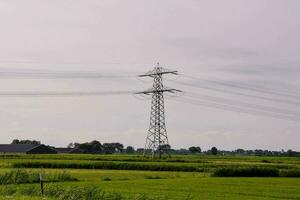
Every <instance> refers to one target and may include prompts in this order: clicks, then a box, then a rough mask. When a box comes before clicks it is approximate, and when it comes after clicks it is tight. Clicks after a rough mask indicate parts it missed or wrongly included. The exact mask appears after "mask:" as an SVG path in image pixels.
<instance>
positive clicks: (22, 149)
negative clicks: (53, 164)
mask: <svg viewBox="0 0 300 200" xmlns="http://www.w3.org/2000/svg"><path fill="white" fill-rule="evenodd" d="M0 153H2V154H5V153H8V154H11V153H23V154H57V151H56V150H55V149H53V148H51V147H48V146H46V145H43V144H0Z"/></svg>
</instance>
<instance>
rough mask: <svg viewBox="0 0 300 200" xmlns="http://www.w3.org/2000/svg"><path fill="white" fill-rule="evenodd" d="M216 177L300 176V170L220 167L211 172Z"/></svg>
mask: <svg viewBox="0 0 300 200" xmlns="http://www.w3.org/2000/svg"><path fill="white" fill-rule="evenodd" d="M213 176H216V177H300V170H296V169H288V170H279V169H276V168H258V167H248V168H220V169H216V170H215V171H214V173H213Z"/></svg>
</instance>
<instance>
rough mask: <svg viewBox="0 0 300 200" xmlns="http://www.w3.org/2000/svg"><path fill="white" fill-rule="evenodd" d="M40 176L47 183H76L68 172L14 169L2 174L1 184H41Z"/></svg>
mask: <svg viewBox="0 0 300 200" xmlns="http://www.w3.org/2000/svg"><path fill="white" fill-rule="evenodd" d="M40 175H42V176H43V179H44V181H45V182H64V181H76V180H77V179H76V178H74V177H72V176H71V175H70V173H68V172H67V171H59V172H51V173H50V172H42V171H40V172H38V171H30V170H24V169H13V170H10V171H7V172H5V173H3V174H0V184H1V185H7V184H22V183H39V182H40Z"/></svg>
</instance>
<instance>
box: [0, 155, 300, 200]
mask: <svg viewBox="0 0 300 200" xmlns="http://www.w3.org/2000/svg"><path fill="white" fill-rule="evenodd" d="M61 169H64V170H63V171H61ZM40 172H43V174H44V178H45V184H44V187H45V188H44V195H45V197H44V198H45V199H49V200H50V199H93V198H96V199H101V198H102V199H128V200H129V199H172V200H173V199H175V200H182V199H195V200H197V199H199V198H201V199H208V200H219V199H222V200H223V199H224V200H232V199H233V200H237V199H246V200H253V199H254V200H273V199H300V190H299V188H300V181H299V178H297V177H299V174H300V158H299V157H274V156H272V157H270V156H245V155H243V156H239V155H232V156H228V155H226V156H224V155H221V153H218V154H217V155H212V154H211V155H203V154H201V153H195V154H192V155H174V156H172V157H171V158H168V157H165V158H163V159H162V160H155V159H154V160H152V159H150V158H144V157H142V156H139V155H136V154H105V155H99V154H79V155H72V154H56V155H22V154H18V155H9V154H6V155H2V156H0V179H1V180H5V179H4V178H3V177H12V178H10V179H8V180H10V181H2V182H3V183H2V184H0V199H30V200H32V199H39V198H40V190H39V189H40V188H39V183H38V181H39V179H38V176H37V175H39V173H40ZM63 172H64V173H65V174H67V176H69V177H71V179H69V180H65V181H63V180H64V178H51V175H53V177H55V176H56V177H57V176H58V174H62V173H63ZM26 173H27V174H29V175H26ZM9 174H12V175H9ZM23 174H25V175H23ZM13 177H22V178H13ZM23 177H24V178H23ZM26 177H28V178H26ZM33 177H35V178H33ZM62 177H66V176H65V175H64V176H62ZM264 177H268V178H264ZM75 179H76V180H77V181H72V180H75ZM32 180H34V181H32ZM74 188H75V189H76V190H77V191H81V192H79V193H77V192H76V191H73V189H74ZM154 191H155V192H154ZM98 195H100V196H101V197H99V196H98Z"/></svg>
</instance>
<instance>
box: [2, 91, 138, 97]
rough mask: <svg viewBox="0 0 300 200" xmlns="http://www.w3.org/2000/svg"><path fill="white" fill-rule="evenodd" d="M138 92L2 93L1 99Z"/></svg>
mask: <svg viewBox="0 0 300 200" xmlns="http://www.w3.org/2000/svg"><path fill="white" fill-rule="evenodd" d="M135 92H136V91H101V92H1V93H0V97H56V96H111V95H132V94H134V93H135Z"/></svg>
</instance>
